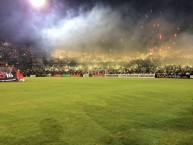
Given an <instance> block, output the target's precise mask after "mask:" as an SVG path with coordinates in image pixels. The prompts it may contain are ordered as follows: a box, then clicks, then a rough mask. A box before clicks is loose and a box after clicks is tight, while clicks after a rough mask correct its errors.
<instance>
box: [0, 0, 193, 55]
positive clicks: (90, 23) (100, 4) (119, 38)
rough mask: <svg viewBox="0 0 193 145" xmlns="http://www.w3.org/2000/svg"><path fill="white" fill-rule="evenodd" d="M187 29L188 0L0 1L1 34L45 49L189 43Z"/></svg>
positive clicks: (192, 18)
mask: <svg viewBox="0 0 193 145" xmlns="http://www.w3.org/2000/svg"><path fill="white" fill-rule="evenodd" d="M192 34H193V1H192V0H47V5H46V6H44V7H42V8H35V7H33V6H32V5H30V3H29V0H1V1H0V40H5V41H10V42H13V43H24V44H25V43H29V42H30V43H31V44H33V45H36V46H38V47H43V48H45V49H56V48H57V49H59V48H60V49H65V50H81V51H94V50H97V51H104V52H106V51H109V50H116V51H117V50H118V51H123V52H124V51H134V50H137V51H145V50H147V49H149V48H151V47H152V48H153V47H159V46H161V45H165V44H167V45H168V46H170V47H174V48H176V47H177V46H178V48H179V47H180V48H183V49H192V44H193V43H192V42H191V41H192V38H193V37H192ZM173 44H175V46H173ZM176 45H177V46H176Z"/></svg>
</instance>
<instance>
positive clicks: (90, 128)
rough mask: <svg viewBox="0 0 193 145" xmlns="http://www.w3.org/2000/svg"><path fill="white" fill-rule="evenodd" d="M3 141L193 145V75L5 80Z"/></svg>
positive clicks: (20, 144)
mask: <svg viewBox="0 0 193 145" xmlns="http://www.w3.org/2000/svg"><path fill="white" fill-rule="evenodd" d="M0 145H193V80H192V79H130V78H26V82H12V83H0Z"/></svg>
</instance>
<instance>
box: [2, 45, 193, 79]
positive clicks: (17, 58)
mask: <svg viewBox="0 0 193 145" xmlns="http://www.w3.org/2000/svg"><path fill="white" fill-rule="evenodd" d="M97 61H98V64H97V65H95V64H89V61H88V62H86V63H85V62H84V63H82V62H79V61H78V60H75V59H74V58H72V59H70V58H63V59H59V58H53V57H50V56H48V55H47V53H46V52H45V51H44V50H42V49H39V48H36V47H32V46H30V45H18V44H17V45H15V44H11V43H8V42H6V41H0V66H3V65H5V63H8V64H9V65H14V66H15V67H16V68H17V69H20V70H21V72H22V73H23V74H24V76H30V75H35V76H37V77H43V76H70V75H71V76H83V74H88V75H89V74H90V76H104V74H144V73H146V74H153V73H154V74H156V77H169V78H180V77H186V76H190V75H193V67H192V66H190V65H186V66H181V65H164V66H162V65H157V64H159V63H157V62H156V63H154V60H152V59H151V58H147V59H145V60H132V61H130V62H126V63H121V64H119V67H117V65H116V66H114V65H113V63H112V62H110V61H109V62H105V63H103V62H100V61H101V60H97ZM156 61H157V59H156ZM99 64H100V65H99ZM91 65H93V66H92V67H91Z"/></svg>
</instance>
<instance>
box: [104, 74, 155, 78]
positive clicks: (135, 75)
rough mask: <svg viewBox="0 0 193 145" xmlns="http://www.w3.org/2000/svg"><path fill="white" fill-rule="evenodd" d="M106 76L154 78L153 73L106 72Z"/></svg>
mask: <svg viewBox="0 0 193 145" xmlns="http://www.w3.org/2000/svg"><path fill="white" fill-rule="evenodd" d="M106 76H107V77H128V78H155V74H106Z"/></svg>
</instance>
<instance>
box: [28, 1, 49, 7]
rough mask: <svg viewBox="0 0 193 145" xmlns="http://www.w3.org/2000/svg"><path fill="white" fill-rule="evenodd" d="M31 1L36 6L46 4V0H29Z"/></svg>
mask: <svg viewBox="0 0 193 145" xmlns="http://www.w3.org/2000/svg"><path fill="white" fill-rule="evenodd" d="M29 2H30V3H31V5H32V6H34V7H36V8H40V7H43V6H44V5H45V4H46V0H29Z"/></svg>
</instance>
